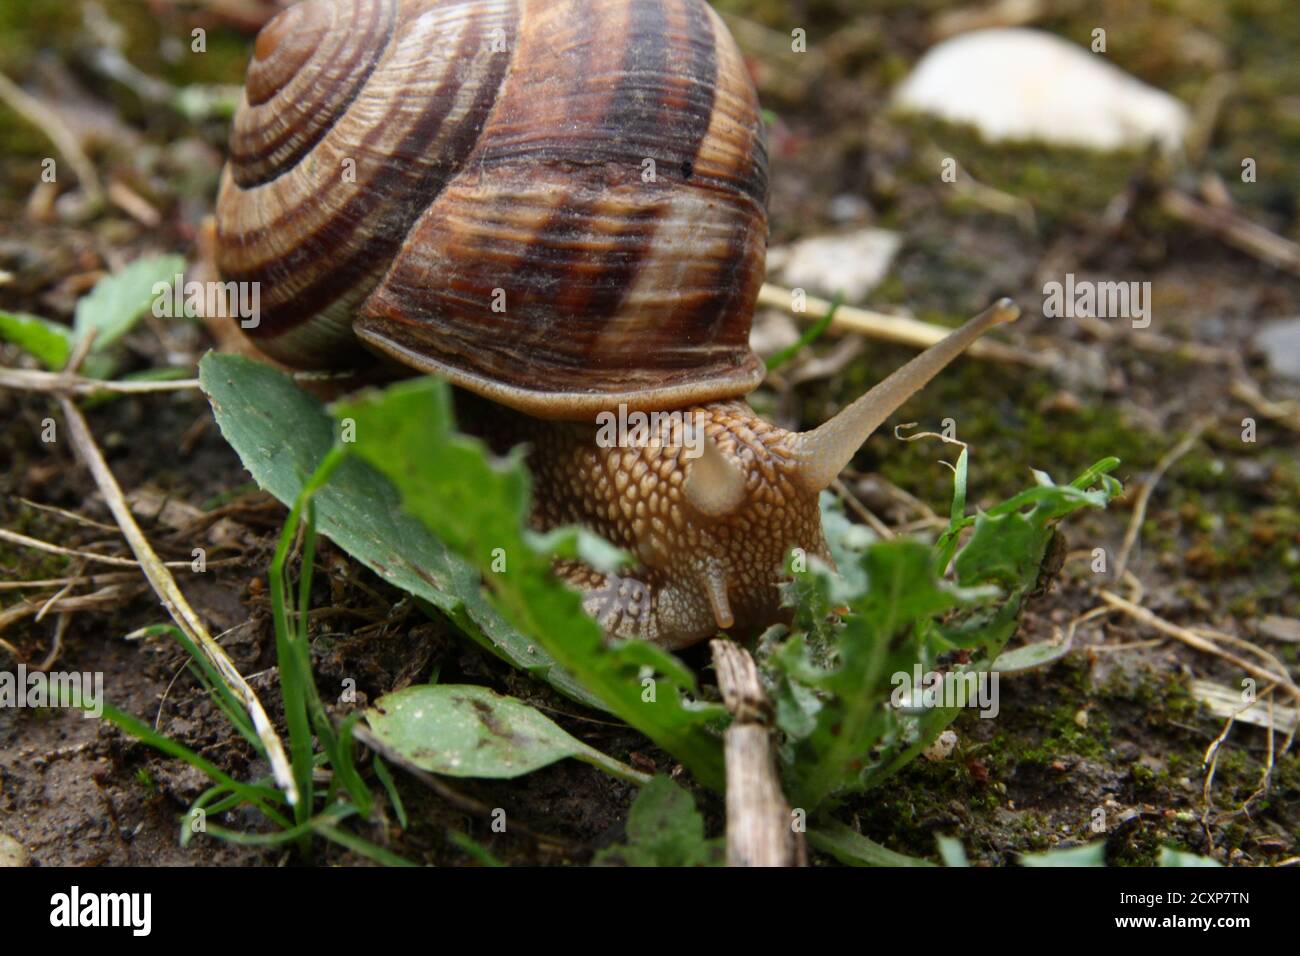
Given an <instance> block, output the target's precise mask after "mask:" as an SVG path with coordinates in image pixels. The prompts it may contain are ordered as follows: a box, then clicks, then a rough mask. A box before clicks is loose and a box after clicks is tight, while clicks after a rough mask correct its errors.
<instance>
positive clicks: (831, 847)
mask: <svg viewBox="0 0 1300 956" xmlns="http://www.w3.org/2000/svg"><path fill="white" fill-rule="evenodd" d="M808 842H809V843H811V844H812V845H813V847H814V848H815V849H818V850H821V851H822V852H823V853H829V854H830V855H831V856H833V857H835V859H837V860H839V861H840V862H841V863H843V864H845V865H846V866H934V864H933V863H931V862H930V861H929V860H923V859H921V858H920V857H917V856H908V855H907V854H906V853H898V852H895V851H894V850H891V849H889V847H886V846H881V845H880V844H879V843H877V842H876V841H875V840H870V839H868V838H867V837H864V836H863V835H862V834H861V833H858V832H857V831H856V830H853V829H851V828H850V827H847V826H845V825H844V824H843V823H840V822H839V821H838V820H832V821H830V822H828V823H824V824H819V825H818V826H816V827H813V828H812V829H810V830H809V831H808Z"/></svg>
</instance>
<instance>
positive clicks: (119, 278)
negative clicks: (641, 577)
mask: <svg viewBox="0 0 1300 956" xmlns="http://www.w3.org/2000/svg"><path fill="white" fill-rule="evenodd" d="M184 269H185V259H184V258H183V257H182V256H155V257H149V258H145V259H137V260H135V262H132V263H131V264H130V265H129V266H127V267H126V268H125V269H123V270H122V271H121V272H119V273H117V274H115V275H110V276H105V277H104V278H103V279H100V280H99V282H97V283H96V284H95V288H93V289H91V290H90V294H89V295H86V296H83V297H82V298H81V301H79V302H78V303H77V312H76V317H75V319H74V321H73V323H72V327H73V331H74V332H75V333H76V336H77V338H81V337H82V336H83V335H86V334H87V333H88V332H89V331H90V330H92V329H93V330H94V331H95V333H96V334H95V344H94V347H93V350H94V351H96V352H102V351H103V350H104V349H106V348H108V347H109V346H110V345H112V344H113V343H114V342H116V341H117V340H118V339H120V338H121V337H122V336H123V335H125V334H126V333H127V332H128V331H130V330H131V327H132V326H134V325H135V323H136V322H138V321H139V320H140V317H141V316H143V315H144V314H145V312H146V311H147V310H148V309H150V308H151V307H152V306H153V302H154V300H155V299H157V298H158V296H159V295H163V294H166V295H171V284H172V282H174V281H175V279H176V276H177V275H179V274H181V273H182V272H183V271H184ZM164 284H165V285H166V291H165V293H164V292H163V291H162V289H161V286H163V285H164Z"/></svg>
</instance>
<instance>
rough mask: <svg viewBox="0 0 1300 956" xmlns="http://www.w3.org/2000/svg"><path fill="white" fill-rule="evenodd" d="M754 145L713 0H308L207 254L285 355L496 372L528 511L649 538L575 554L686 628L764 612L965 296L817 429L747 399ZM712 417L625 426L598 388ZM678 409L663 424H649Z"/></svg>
mask: <svg viewBox="0 0 1300 956" xmlns="http://www.w3.org/2000/svg"><path fill="white" fill-rule="evenodd" d="M766 197H767V152H766V146H765V142H764V134H763V125H762V120H761V115H760V112H759V108H758V100H757V95H756V94H755V92H754V89H753V85H752V83H751V81H750V80H749V77H748V74H747V73H746V71H745V67H744V64H743V61H742V59H741V56H740V54H739V51H738V50H737V49H736V46H735V44H734V42H733V41H732V39H731V37H730V35H729V34H728V33H727V30H726V28H725V26H724V25H723V23H722V21H721V20H720V19H719V18H718V17H717V15H716V14H715V13H714V12H713V11H712V9H710V8H709V6H708V5H707V4H706V3H704V2H703V0H463V2H453V0H305V2H303V3H299V4H298V5H296V6H294V7H290V8H289V9H287V10H286V11H284V12H282V13H281V14H280V15H278V16H277V17H276V18H275V19H274V20H272V21H271V22H270V23H269V24H267V26H266V27H265V28H264V29H263V30H262V32H261V34H260V35H259V37H258V39H257V43H256V46H255V49H254V55H253V60H252V62H251V64H250V66H249V71H248V78H247V82H246V85H245V90H244V96H243V99H242V101H241V103H240V107H239V110H238V111H237V114H236V117H235V121H234V127H233V130H232V134H231V149H230V161H229V163H228V165H227V168H226V170H225V172H224V173H223V177H222V184H221V191H220V194H219V197H218V203H217V265H218V268H219V270H220V271H221V273H222V276H223V278H224V279H226V280H227V281H240V282H256V283H260V288H261V302H262V311H261V315H260V316H259V322H258V324H257V325H256V327H254V328H252V329H249V330H248V333H247V334H248V335H249V336H250V337H251V338H252V340H253V342H254V344H255V345H256V346H257V347H258V348H259V349H260V350H262V351H263V352H265V353H266V354H268V355H269V356H271V357H272V358H275V359H277V360H279V361H281V362H283V363H285V364H288V365H291V366H295V367H300V368H312V369H325V368H349V367H354V366H358V365H361V364H363V363H365V362H367V361H370V360H371V356H373V355H380V356H384V357H386V358H387V359H388V360H395V361H396V362H397V363H399V364H400V365H402V366H406V367H408V368H411V369H415V370H418V371H423V372H430V373H434V374H438V375H441V376H443V377H445V378H446V379H448V380H450V381H451V382H452V383H454V384H455V385H458V386H461V387H462V388H463V389H466V390H468V392H470V393H472V394H474V395H477V396H480V397H481V398H482V399H486V400H487V401H486V402H481V403H480V405H479V407H478V409H477V413H476V414H475V415H473V416H471V417H472V418H474V419H475V420H476V421H477V422H478V423H479V425H480V430H481V431H482V432H483V433H484V434H485V437H488V438H489V439H492V440H493V441H494V442H495V443H497V444H501V443H507V442H513V441H526V442H528V443H529V445H530V447H531V449H532V450H531V452H530V465H531V467H532V470H533V473H534V478H535V490H534V512H533V521H534V523H535V524H536V525H537V526H538V527H540V528H543V529H545V528H549V527H553V526H556V525H559V524H564V523H571V522H579V523H582V524H585V525H587V526H589V527H591V528H593V529H594V530H596V531H598V532H600V533H602V534H604V535H605V536H606V537H608V538H609V539H610V540H612V541H613V542H614V543H615V544H618V545H621V546H623V547H625V548H626V549H627V550H628V551H629V552H630V553H631V554H632V555H633V557H634V558H635V559H636V560H637V562H638V568H637V570H636V571H635V572H633V573H632V574H630V575H629V576H627V577H619V578H610V577H605V576H602V575H599V574H596V573H595V572H593V571H591V570H589V569H586V568H583V567H580V566H563V567H562V568H561V571H562V573H564V574H565V576H566V577H567V578H568V579H569V580H571V581H573V582H574V583H575V584H577V585H578V586H579V587H581V588H583V589H584V591H585V593H586V600H585V603H586V606H587V607H588V608H589V609H590V610H591V611H592V613H593V614H594V615H595V616H596V617H597V619H598V620H600V621H601V623H602V625H603V626H604V627H605V629H606V631H607V633H609V634H611V635H613V636H619V637H646V638H649V639H651V640H654V641H656V642H657V643H660V644H662V645H664V646H667V647H681V646H685V645H687V644H690V643H693V642H694V641H697V640H700V639H702V638H704V637H707V636H709V635H710V634H712V633H713V632H714V631H715V630H716V629H717V628H719V627H721V628H729V627H733V626H743V627H745V628H747V629H749V628H757V627H761V626H764V625H765V624H768V623H771V622H772V621H773V620H775V619H776V617H777V616H778V613H779V608H778V601H777V583H778V580H779V578H780V576H781V574H782V572H783V568H784V563H785V558H786V555H787V554H788V553H789V551H790V549H792V548H802V549H804V550H805V551H806V552H807V553H811V554H817V555H820V556H822V557H827V558H828V555H827V553H826V546H825V542H824V539H823V537H822V532H821V526H820V517H819V514H818V510H817V496H818V493H819V492H820V490H821V489H822V488H824V487H826V486H827V485H828V484H829V483H830V482H831V481H832V480H833V479H834V477H835V475H836V474H837V473H838V472H839V470H840V469H841V468H842V467H843V465H844V464H846V463H847V461H848V460H849V458H851V457H852V455H853V453H854V451H855V450H856V449H857V448H858V447H859V445H860V444H861V443H862V441H864V440H865V439H866V437H867V436H868V435H869V434H870V433H871V431H872V430H874V428H875V427H876V426H877V425H878V424H879V423H880V422H881V421H883V420H884V418H886V417H887V416H888V415H889V414H890V413H892V411H893V410H894V408H896V407H897V406H898V405H899V404H901V402H902V401H903V400H904V399H906V398H907V397H908V396H909V395H911V394H912V393H913V392H915V391H916V390H917V389H918V388H920V387H921V386H922V385H924V384H925V382H926V381H928V380H929V378H930V377H932V376H933V375H934V374H935V373H936V372H937V371H938V370H939V369H940V368H942V367H943V365H945V364H947V362H949V361H951V360H952V359H953V358H955V357H956V355H958V354H960V352H961V351H962V350H963V349H964V348H965V346H966V345H967V344H969V342H970V341H973V340H974V338H976V337H977V336H978V335H979V334H981V333H982V332H983V331H984V330H985V329H986V328H988V327H989V326H991V325H993V324H995V323H997V322H999V321H1005V320H1007V319H1009V318H1013V317H1014V312H1013V311H1012V310H1011V309H1010V307H1009V306H1008V305H1000V306H998V307H995V308H994V309H992V310H990V311H989V312H987V313H985V314H984V315H982V316H980V317H979V318H977V319H975V320H972V322H970V323H968V324H967V325H966V326H964V327H963V328H962V329H960V330H958V331H957V332H955V333H953V335H952V336H950V337H949V338H948V339H945V340H944V341H943V342H941V343H939V344H938V345H936V346H934V347H932V348H931V349H930V350H929V351H927V352H925V353H922V354H921V355H920V356H918V357H917V358H916V359H914V360H913V362H912V363H909V365H907V366H905V367H904V368H903V369H900V370H899V371H898V372H896V373H895V374H894V375H892V376H890V377H889V378H888V379H886V380H885V381H884V382H882V383H880V385H878V386H876V387H875V388H874V389H872V390H871V391H870V392H868V393H867V394H866V395H864V396H863V397H862V398H860V399H858V401H856V402H855V403H853V405H851V406H850V407H849V408H847V409H845V410H844V411H843V412H842V413H841V414H840V415H839V416H837V417H836V418H835V419H833V420H832V421H830V422H828V423H826V424H825V425H823V426H822V427H821V428H819V429H816V430H814V431H811V432H805V433H795V432H787V431H785V430H783V429H779V428H776V427H775V426H773V425H771V424H769V423H767V422H765V421H763V420H762V419H761V418H759V417H758V416H756V415H755V414H754V413H753V411H752V410H750V409H749V407H748V405H746V404H745V403H744V401H743V396H745V395H746V394H748V393H749V392H750V391H752V390H753V388H755V387H756V386H757V385H758V383H759V382H760V381H761V379H762V376H763V366H762V363H761V362H760V361H759V360H758V358H757V357H756V356H755V355H754V354H753V352H752V351H751V350H750V348H749V343H748V338H749V328H750V324H751V319H752V313H753V309H754V303H755V301H756V298H757V295H758V289H759V286H760V284H761V282H762V278H763V256H764V250H765V245H766V235H767V214H766ZM611 411H618V412H619V413H620V414H624V413H626V412H629V411H632V412H635V411H644V412H657V411H673V412H679V413H682V414H684V416H685V418H686V419H687V420H688V421H691V422H697V423H699V424H700V426H701V429H702V432H703V439H702V442H701V443H700V444H699V446H698V448H697V449H696V450H697V451H698V452H699V454H698V455H694V454H688V453H687V449H686V447H685V446H683V445H682V444H681V443H680V442H679V441H677V438H678V437H679V436H678V435H675V434H669V433H668V432H667V431H664V432H662V433H658V432H656V433H654V434H652V435H650V437H651V438H652V439H653V440H652V441H650V442H642V443H638V444H636V445H635V446H630V447H629V446H619V445H613V446H611V445H610V443H609V442H608V441H605V440H603V438H602V433H601V432H600V431H599V429H598V428H597V425H596V421H597V417H598V416H600V415H602V414H607V413H610V412H611ZM664 428H667V426H666V425H665V426H664Z"/></svg>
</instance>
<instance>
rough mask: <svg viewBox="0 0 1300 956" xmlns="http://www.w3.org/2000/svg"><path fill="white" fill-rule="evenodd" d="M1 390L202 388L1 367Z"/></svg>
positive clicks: (185, 381) (185, 382) (188, 382)
mask: <svg viewBox="0 0 1300 956" xmlns="http://www.w3.org/2000/svg"><path fill="white" fill-rule="evenodd" d="M0 387H3V388H15V389H19V390H21V391H25V392H49V393H51V394H54V395H69V394H70V395H96V394H99V393H100V392H115V393H117V394H120V395H137V394H140V393H142V392H189V391H194V390H195V389H197V388H198V387H199V380H198V379H197V378H181V379H174V380H172V381H166V382H107V381H101V380H100V379H97V378H84V377H83V376H80V375H68V374H67V373H64V372H38V371H35V370H33V369H23V368H0Z"/></svg>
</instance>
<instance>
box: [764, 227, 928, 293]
mask: <svg viewBox="0 0 1300 956" xmlns="http://www.w3.org/2000/svg"><path fill="white" fill-rule="evenodd" d="M902 244H903V238H902V236H900V235H899V234H898V233H896V232H890V231H888V230H886V229H859V230H856V231H854V232H847V233H843V234H838V235H830V236H813V237H811V238H808V239H801V240H799V241H798V242H795V243H792V244H790V245H788V246H778V247H777V248H774V249H771V250H769V251H768V254H767V270H768V274H769V275H772V276H773V277H775V278H776V279H777V281H779V282H781V283H783V284H784V285H787V286H789V287H791V288H797V289H803V290H804V291H806V292H808V293H810V294H812V295H817V296H821V297H823V298H828V299H829V298H830V297H832V296H833V295H835V294H836V293H837V292H838V293H842V294H843V296H844V301H845V302H849V303H859V302H862V301H863V300H864V299H865V298H866V296H867V293H868V292H870V291H871V290H872V289H874V288H875V287H876V286H877V285H879V284H880V281H881V280H882V279H884V278H885V276H887V275H888V274H889V269H890V266H892V265H893V262H894V256H895V255H896V254H897V253H898V250H899V248H900V247H901V246H902Z"/></svg>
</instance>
